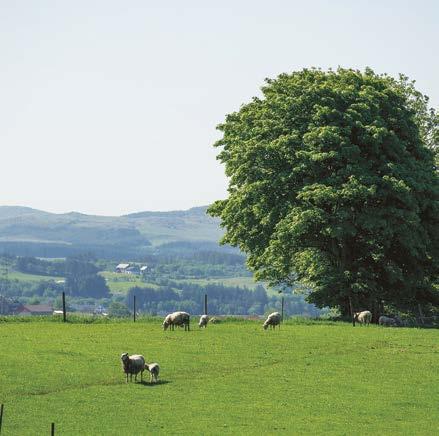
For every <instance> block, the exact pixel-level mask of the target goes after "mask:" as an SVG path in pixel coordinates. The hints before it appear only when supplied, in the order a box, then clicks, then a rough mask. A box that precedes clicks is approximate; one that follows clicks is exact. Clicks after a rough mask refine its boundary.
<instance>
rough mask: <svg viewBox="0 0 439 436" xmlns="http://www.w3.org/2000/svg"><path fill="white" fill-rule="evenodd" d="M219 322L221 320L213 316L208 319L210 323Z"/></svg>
mask: <svg viewBox="0 0 439 436" xmlns="http://www.w3.org/2000/svg"><path fill="white" fill-rule="evenodd" d="M220 322H221V320H220V319H219V318H215V317H213V318H211V319H209V323H210V324H219V323H220Z"/></svg>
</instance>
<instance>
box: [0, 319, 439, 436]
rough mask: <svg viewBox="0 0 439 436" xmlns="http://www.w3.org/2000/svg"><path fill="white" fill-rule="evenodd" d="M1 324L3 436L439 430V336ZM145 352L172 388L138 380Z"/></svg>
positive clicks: (325, 325)
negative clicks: (133, 356) (125, 358)
mask: <svg viewBox="0 0 439 436" xmlns="http://www.w3.org/2000/svg"><path fill="white" fill-rule="evenodd" d="M193 324H194V325H193V330H192V331H191V332H184V331H183V330H182V329H178V330H176V331H174V332H172V331H167V332H163V331H162V329H161V325H160V320H158V319H157V320H143V321H142V320H140V322H137V323H135V324H134V323H132V322H128V321H122V322H111V321H107V322H102V323H95V324H84V323H66V324H62V323H60V322H49V321H44V320H35V321H30V322H14V321H11V322H0V349H1V350H2V356H3V358H2V359H0V403H4V404H5V409H4V418H3V430H2V436H3V435H35V434H48V433H49V430H50V423H51V422H52V421H53V422H55V423H56V429H57V434H62V435H78V434H81V435H97V434H102V435H108V434H115V435H116V434H117V435H120V434H125V435H129V434H218V435H219V434H234V435H236V434H249V435H250V434H252V435H255V434H276V433H280V434H312V435H316V434H333V435H351V434H368V435H370V434H379V435H393V434H395V435H396V434H407V435H433V434H438V433H439V407H438V405H439V331H438V330H421V329H409V328H400V329H396V328H387V329H386V328H380V327H378V326H370V327H368V328H366V327H364V328H362V327H355V328H352V327H351V326H350V325H349V324H345V323H332V322H313V321H308V322H306V321H303V320H302V321H297V320H296V321H294V320H291V321H288V322H287V323H286V324H284V325H283V326H282V328H281V330H280V331H269V330H268V331H264V330H263V329H262V328H261V323H260V322H252V321H226V322H224V323H221V324H216V325H209V326H208V328H207V329H206V330H199V329H198V327H196V325H195V323H193ZM125 351H127V352H129V353H141V354H143V355H144V356H145V358H146V360H147V361H148V362H153V361H155V362H158V363H159V364H160V366H161V382H160V383H159V384H157V385H150V384H149V383H148V380H149V378H148V374H147V373H145V379H146V380H147V381H146V382H145V381H144V383H143V384H142V383H134V382H133V383H129V384H126V383H125V378H124V374H123V373H122V370H121V365H120V360H119V356H120V354H121V353H122V352H125Z"/></svg>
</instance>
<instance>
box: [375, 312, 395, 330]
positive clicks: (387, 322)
mask: <svg viewBox="0 0 439 436" xmlns="http://www.w3.org/2000/svg"><path fill="white" fill-rule="evenodd" d="M378 324H379V325H382V326H385V327H396V320H394V319H393V318H390V317H389V316H384V315H381V316H380V317H379V318H378Z"/></svg>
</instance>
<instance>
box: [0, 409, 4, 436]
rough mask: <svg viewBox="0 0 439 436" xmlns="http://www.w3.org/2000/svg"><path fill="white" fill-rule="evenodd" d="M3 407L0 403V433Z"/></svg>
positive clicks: (0, 430)
mask: <svg viewBox="0 0 439 436" xmlns="http://www.w3.org/2000/svg"><path fill="white" fill-rule="evenodd" d="M3 407H4V404H1V405H0V433H1V432H2V422H3Z"/></svg>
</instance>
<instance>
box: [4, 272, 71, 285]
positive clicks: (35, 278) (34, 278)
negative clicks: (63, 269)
mask: <svg viewBox="0 0 439 436" xmlns="http://www.w3.org/2000/svg"><path fill="white" fill-rule="evenodd" d="M3 277H6V276H3ZM7 278H8V279H9V280H19V281H23V282H40V281H42V280H44V281H47V280H54V281H56V280H64V278H63V277H54V276H40V275H36V274H26V273H22V272H18V271H9V272H8V274H7Z"/></svg>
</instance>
